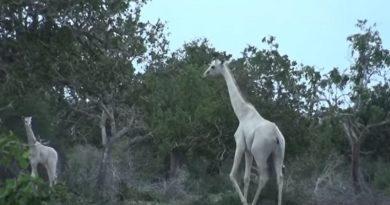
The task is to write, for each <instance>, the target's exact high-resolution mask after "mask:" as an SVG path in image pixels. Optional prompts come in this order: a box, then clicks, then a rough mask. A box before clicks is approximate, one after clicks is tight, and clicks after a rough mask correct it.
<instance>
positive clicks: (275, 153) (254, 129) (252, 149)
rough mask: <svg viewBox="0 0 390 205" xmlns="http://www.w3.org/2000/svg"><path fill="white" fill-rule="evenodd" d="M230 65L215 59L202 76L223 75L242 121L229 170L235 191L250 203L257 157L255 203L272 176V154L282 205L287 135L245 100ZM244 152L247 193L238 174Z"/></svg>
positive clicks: (245, 203) (237, 132)
mask: <svg viewBox="0 0 390 205" xmlns="http://www.w3.org/2000/svg"><path fill="white" fill-rule="evenodd" d="M228 64H229V62H221V61H219V60H213V61H212V62H211V64H210V66H209V67H208V68H207V70H206V71H205V72H204V74H203V77H206V76H218V75H222V76H223V77H224V78H225V81H226V85H227V88H228V91H229V96H230V101H231V104H232V107H233V110H234V112H235V114H236V116H237V118H238V120H239V126H238V128H237V130H236V132H235V134H234V138H235V141H236V151H235V155H234V162H233V167H232V170H231V172H230V180H231V181H232V183H233V186H234V188H235V190H236V192H237V193H238V195H239V196H240V199H241V202H242V203H243V204H244V205H247V204H248V202H247V196H248V189H249V183H250V172H251V168H252V162H253V158H254V159H255V162H256V164H257V167H258V172H259V173H258V174H259V178H258V180H259V182H258V187H257V190H256V193H255V195H254V198H253V201H252V205H255V204H256V202H257V200H258V198H259V195H260V192H261V190H262V188H263V187H264V185H265V183H266V182H267V181H268V179H269V174H268V171H267V159H268V158H269V157H270V156H271V155H272V157H273V163H274V167H275V172H276V181H277V185H278V205H281V203H282V189H283V170H282V169H283V160H284V150H285V140H284V137H283V135H282V133H281V132H280V131H279V128H278V127H277V126H276V125H275V123H273V122H270V121H268V120H266V119H264V118H263V117H261V115H260V114H259V113H258V112H257V111H256V109H255V108H254V106H253V105H252V104H250V103H248V102H246V101H245V100H244V99H243V97H242V95H241V93H240V90H239V88H238V86H237V83H236V81H235V79H234V77H233V75H232V73H231V72H230V70H229V68H228ZM244 154H245V173H244V193H242V191H241V189H240V187H239V185H238V182H237V178H236V177H237V173H238V168H239V165H240V163H241V160H242V156H243V155H244Z"/></svg>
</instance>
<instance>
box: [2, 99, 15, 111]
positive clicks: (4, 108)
mask: <svg viewBox="0 0 390 205" xmlns="http://www.w3.org/2000/svg"><path fill="white" fill-rule="evenodd" d="M9 108H13V102H12V101H11V102H10V103H8V105H6V106H4V107H1V108H0V112H1V111H3V110H6V109H9Z"/></svg>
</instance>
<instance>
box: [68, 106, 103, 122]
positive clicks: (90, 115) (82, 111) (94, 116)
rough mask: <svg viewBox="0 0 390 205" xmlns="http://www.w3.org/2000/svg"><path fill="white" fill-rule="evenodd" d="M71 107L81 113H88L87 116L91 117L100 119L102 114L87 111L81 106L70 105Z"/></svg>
mask: <svg viewBox="0 0 390 205" xmlns="http://www.w3.org/2000/svg"><path fill="white" fill-rule="evenodd" d="M70 108H71V109H72V110H74V111H76V112H79V113H81V114H83V115H86V116H88V117H90V118H96V119H100V116H99V115H97V114H92V113H89V112H87V111H85V110H82V109H79V108H77V107H73V106H70Z"/></svg>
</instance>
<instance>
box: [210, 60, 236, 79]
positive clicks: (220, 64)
mask: <svg viewBox="0 0 390 205" xmlns="http://www.w3.org/2000/svg"><path fill="white" fill-rule="evenodd" d="M230 62H231V60H228V61H220V60H218V59H217V60H213V61H211V63H210V65H209V67H208V68H207V70H206V71H205V72H204V73H203V77H207V76H218V75H222V73H223V71H224V69H225V67H226V66H227V65H229V63H230Z"/></svg>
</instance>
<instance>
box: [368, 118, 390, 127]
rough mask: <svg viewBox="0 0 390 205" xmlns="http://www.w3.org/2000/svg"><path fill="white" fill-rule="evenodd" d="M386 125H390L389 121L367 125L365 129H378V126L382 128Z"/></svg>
mask: <svg viewBox="0 0 390 205" xmlns="http://www.w3.org/2000/svg"><path fill="white" fill-rule="evenodd" d="M386 124H390V119H387V120H384V121H382V122H379V123H375V124H370V125H367V126H366V128H367V129H371V128H375V127H380V126H383V125H386Z"/></svg>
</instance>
